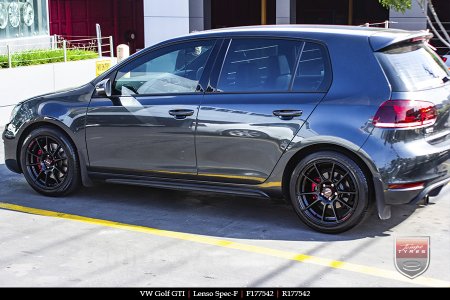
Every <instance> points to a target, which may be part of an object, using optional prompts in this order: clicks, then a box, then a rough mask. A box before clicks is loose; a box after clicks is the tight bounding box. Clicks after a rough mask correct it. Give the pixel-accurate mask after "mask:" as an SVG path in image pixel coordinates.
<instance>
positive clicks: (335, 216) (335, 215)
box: [330, 203, 339, 222]
mask: <svg viewBox="0 0 450 300" xmlns="http://www.w3.org/2000/svg"><path fill="white" fill-rule="evenodd" d="M330 206H331V210H332V211H333V215H334V218H335V219H336V222H339V220H338V216H337V213H336V209H335V208H334V205H333V203H331V204H330Z"/></svg>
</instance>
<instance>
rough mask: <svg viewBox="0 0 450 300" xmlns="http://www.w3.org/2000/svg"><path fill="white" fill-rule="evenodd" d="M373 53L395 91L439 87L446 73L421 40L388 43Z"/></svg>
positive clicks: (435, 55) (435, 56)
mask: <svg viewBox="0 0 450 300" xmlns="http://www.w3.org/2000/svg"><path fill="white" fill-rule="evenodd" d="M375 55H376V56H377V58H378V60H379V62H380V63H381V65H382V67H383V69H384V71H385V72H386V75H387V76H388V79H389V81H390V82H391V84H392V88H393V90H394V91H396V92H407V91H420V90H426V89H430V88H435V87H439V86H441V85H443V84H444V83H445V80H446V79H445V78H446V77H447V76H448V75H449V74H448V70H447V68H446V67H445V65H443V64H442V62H441V60H440V59H439V57H438V56H437V54H436V53H434V51H433V50H431V49H430V48H429V47H428V46H426V45H425V44H423V43H414V44H412V43H410V44H400V45H396V46H391V47H389V48H388V49H386V50H384V51H382V52H378V53H376V54H375Z"/></svg>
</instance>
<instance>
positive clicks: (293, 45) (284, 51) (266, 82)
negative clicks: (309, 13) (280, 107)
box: [217, 38, 304, 92]
mask: <svg viewBox="0 0 450 300" xmlns="http://www.w3.org/2000/svg"><path fill="white" fill-rule="evenodd" d="M303 44H304V43H303V42H301V41H293V40H282V39H250V38H249V39H234V40H232V42H231V45H230V47H229V49H228V52H227V56H226V58H225V61H224V64H223V68H222V72H221V74H220V78H219V83H218V86H217V87H218V89H219V91H223V92H248V91H258V92H259V91H262V92H267V91H269V92H270V91H274V92H276V91H288V90H289V87H290V83H291V81H292V74H293V73H294V72H295V71H294V70H295V64H296V60H297V57H298V55H299V53H300V50H301V49H302V47H303Z"/></svg>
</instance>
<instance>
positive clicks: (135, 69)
mask: <svg viewBox="0 0 450 300" xmlns="http://www.w3.org/2000/svg"><path fill="white" fill-rule="evenodd" d="M213 46H214V41H195V42H189V43H183V44H175V45H172V46H169V47H165V48H162V49H159V50H155V51H153V52H151V53H149V54H147V55H144V56H142V57H140V58H137V59H136V60H134V61H132V62H131V63H129V64H128V65H126V66H124V67H122V68H121V69H120V70H119V71H118V72H117V76H116V79H115V81H114V84H113V92H114V94H115V95H119V96H131V95H150V94H178V93H193V92H195V91H196V89H197V85H198V82H199V81H200V78H201V76H202V74H203V70H204V68H205V65H206V62H207V60H208V57H209V54H210V53H211V50H212V48H213Z"/></svg>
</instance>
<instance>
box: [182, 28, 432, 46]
mask: <svg viewBox="0 0 450 300" xmlns="http://www.w3.org/2000/svg"><path fill="white" fill-rule="evenodd" d="M274 34H276V35H277V36H283V37H299V34H302V37H304V38H314V37H315V38H323V39H326V38H332V37H336V36H342V37H345V36H352V37H355V36H357V37H361V38H365V39H369V40H370V43H371V45H372V48H373V49H374V50H375V51H377V50H380V49H382V48H385V47H387V46H389V45H392V44H394V43H397V42H400V41H403V40H408V39H413V38H417V37H425V36H426V37H429V38H431V37H432V35H431V34H430V33H429V32H427V31H407V30H400V29H387V28H377V27H362V26H346V25H263V26H243V27H231V28H224V29H213V30H205V31H199V32H193V33H191V34H189V35H187V36H184V38H186V37H193V36H197V37H205V38H206V37H226V36H245V35H259V36H264V35H274ZM181 38H183V37H181Z"/></svg>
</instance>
